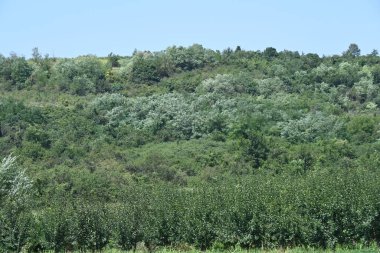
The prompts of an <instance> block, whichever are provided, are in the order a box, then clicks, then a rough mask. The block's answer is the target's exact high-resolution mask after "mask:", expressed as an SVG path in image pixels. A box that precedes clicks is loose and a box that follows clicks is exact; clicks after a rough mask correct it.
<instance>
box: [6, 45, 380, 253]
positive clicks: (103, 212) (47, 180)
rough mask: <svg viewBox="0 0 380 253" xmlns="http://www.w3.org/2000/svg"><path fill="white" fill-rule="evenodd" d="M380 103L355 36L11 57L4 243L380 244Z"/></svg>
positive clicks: (377, 81)
mask: <svg viewBox="0 0 380 253" xmlns="http://www.w3.org/2000/svg"><path fill="white" fill-rule="evenodd" d="M379 106H380V57H379V56H378V54H377V51H376V50H374V51H373V53H371V54H369V55H360V49H359V47H358V46H357V45H356V44H351V45H350V46H349V48H348V49H347V50H346V51H345V52H343V53H341V54H339V55H333V56H319V55H317V54H301V53H299V52H293V51H286V50H285V51H281V52H277V50H276V49H275V48H271V47H268V48H266V49H265V50H263V51H245V50H242V49H241V48H240V47H237V48H236V49H235V50H232V49H226V50H224V51H223V52H219V51H213V50H211V49H206V48H204V47H203V46H201V45H197V44H195V45H193V46H191V47H177V46H173V47H169V48H167V49H166V50H163V51H160V52H149V51H144V52H139V51H135V52H134V53H133V55H132V56H119V55H115V54H112V53H111V54H109V55H108V57H96V56H92V55H87V56H79V57H77V58H70V59H63V58H53V57H49V56H48V55H47V56H42V55H41V54H40V53H39V52H38V49H34V50H33V54H32V57H31V58H30V59H26V58H25V57H20V56H17V55H15V54H12V55H10V56H9V57H4V56H1V55H0V158H4V160H3V163H2V165H1V167H0V169H1V170H0V182H1V184H0V186H1V187H2V188H0V249H4V250H11V251H21V250H29V251H38V250H56V251H61V250H71V249H78V250H85V249H86V250H88V249H93V250H100V249H103V248H105V247H108V248H120V249H125V250H129V249H133V248H135V247H136V245H137V244H138V243H140V242H144V243H145V246H146V247H147V248H148V249H150V250H153V249H155V248H156V247H158V246H167V247H168V246H172V247H178V248H181V247H185V246H186V247H195V248H197V249H202V250H204V249H209V248H213V247H214V248H215V247H216V248H220V249H228V248H230V247H233V246H237V245H238V246H239V247H242V248H259V247H264V248H271V247H296V246H303V247H306V246H312V247H318V248H334V247H336V246H337V245H348V246H353V247H356V246H358V245H369V244H371V243H373V242H380V185H379V183H378V182H380V174H379V168H380V154H379V152H378V150H379V149H380V142H379V140H380V115H379V112H380V111H379ZM186 247H185V248H186Z"/></svg>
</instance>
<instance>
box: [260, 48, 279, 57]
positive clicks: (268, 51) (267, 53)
mask: <svg viewBox="0 0 380 253" xmlns="http://www.w3.org/2000/svg"><path fill="white" fill-rule="evenodd" d="M263 55H264V57H265V58H267V59H268V60H271V59H273V58H274V57H276V56H278V53H277V50H276V49H275V48H274V47H267V48H266V49H265V50H264V52H263Z"/></svg>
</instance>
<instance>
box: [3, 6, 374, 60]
mask: <svg viewBox="0 0 380 253" xmlns="http://www.w3.org/2000/svg"><path fill="white" fill-rule="evenodd" d="M0 34H1V36H0V54H3V55H9V53H10V52H12V51H13V52H16V53H17V54H20V55H24V56H26V57H30V55H31V51H32V48H33V47H38V48H39V50H40V52H41V53H42V54H45V53H48V54H50V55H54V56H57V57H72V56H78V55H84V54H96V55H98V56H105V55H107V54H108V53H110V52H114V53H116V54H120V55H130V54H131V53H132V51H133V50H134V49H135V48H136V49H138V50H151V51H159V50H163V49H165V48H166V47H168V46H172V45H182V46H188V45H191V44H193V43H199V44H202V45H204V46H205V47H207V48H211V49H220V50H221V49H225V48H227V47H231V48H235V47H236V46H237V45H240V46H241V47H242V48H243V49H247V50H263V49H265V48H266V47H269V46H272V47H275V48H277V50H283V49H287V50H294V51H299V52H304V53H309V52H315V53H319V54H320V55H331V54H340V53H341V52H342V51H344V50H346V49H347V48H348V45H349V44H350V43H352V42H354V43H357V44H358V45H359V47H360V49H361V50H362V53H363V54H367V53H370V52H371V51H372V49H378V50H380V0H0Z"/></svg>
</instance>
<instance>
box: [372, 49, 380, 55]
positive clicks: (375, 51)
mask: <svg viewBox="0 0 380 253" xmlns="http://www.w3.org/2000/svg"><path fill="white" fill-rule="evenodd" d="M378 55H379V52H378V51H377V50H376V49H374V50H372V52H371V53H370V56H378Z"/></svg>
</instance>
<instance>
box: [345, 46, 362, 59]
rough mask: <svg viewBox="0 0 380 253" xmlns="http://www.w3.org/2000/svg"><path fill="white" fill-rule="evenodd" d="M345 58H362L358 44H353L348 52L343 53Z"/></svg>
mask: <svg viewBox="0 0 380 253" xmlns="http://www.w3.org/2000/svg"><path fill="white" fill-rule="evenodd" d="M343 55H344V56H351V57H358V56H360V48H359V46H358V45H357V44H355V43H351V44H350V45H349V47H348V49H347V50H346V51H344V52H343Z"/></svg>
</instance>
